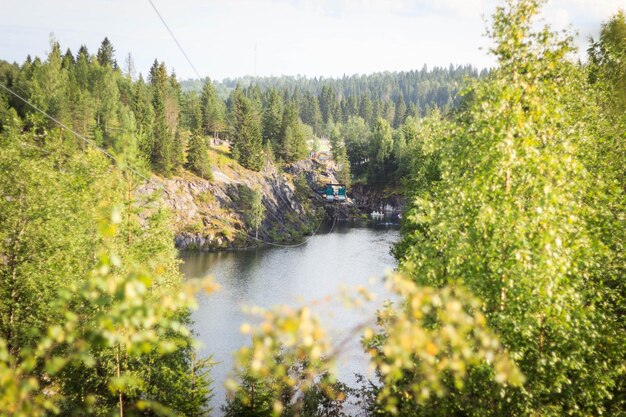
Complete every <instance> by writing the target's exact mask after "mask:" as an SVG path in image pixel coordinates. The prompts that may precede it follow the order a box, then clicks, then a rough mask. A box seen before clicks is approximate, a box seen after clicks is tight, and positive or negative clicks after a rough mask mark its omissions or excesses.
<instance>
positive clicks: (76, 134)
mask: <svg viewBox="0 0 626 417" xmlns="http://www.w3.org/2000/svg"><path fill="white" fill-rule="evenodd" d="M0 88H2V89H3V90H5V91H6V92H8V93H9V94H12V95H14V96H15V97H17V98H18V99H20V100H21V101H23V102H24V103H25V104H27V105H28V106H30V107H31V108H33V109H34V110H36V111H38V112H39V113H41V114H43V115H44V116H46V117H47V118H48V119H50V120H52V121H53V122H54V123H56V124H57V125H59V126H60V127H61V128H63V129H65V130H67V131H68V132H70V133H72V134H74V135H75V136H76V137H77V138H79V139H81V140H82V141H84V142H85V143H86V144H87V145H89V146H91V147H92V148H93V149H95V150H96V151H98V152H100V153H102V154H103V155H105V156H106V157H107V158H109V159H110V160H111V161H113V162H116V163H117V162H118V161H117V158H116V157H115V156H114V155H113V154H111V153H110V152H107V151H106V150H104V149H102V148H100V147H99V146H98V145H97V144H96V143H95V142H94V141H92V140H91V139H88V138H86V137H85V136H83V135H81V134H80V133H78V132H76V131H75V130H74V129H72V128H70V127H68V126H67V125H65V124H64V123H63V122H61V121H59V120H58V119H56V118H54V117H53V116H51V115H50V114H48V113H46V112H45V111H43V110H42V109H40V108H39V107H37V106H36V105H34V104H33V103H31V102H30V101H29V100H27V99H25V98H24V97H22V96H21V95H19V94H18V93H16V92H15V91H13V90H12V89H11V88H9V87H7V86H6V85H4V84H3V83H0ZM127 169H128V170H129V171H130V172H132V173H134V174H135V175H137V176H138V177H140V178H142V179H144V180H146V181H147V182H151V183H153V184H155V185H156V186H157V187H158V188H160V189H161V191H163V192H164V193H165V194H169V192H168V191H167V190H166V189H165V187H164V186H163V185H162V184H160V183H158V182H156V181H155V180H154V179H151V178H148V177H146V176H145V175H143V174H142V173H140V172H138V171H137V170H135V169H133V168H131V167H127ZM323 221H324V219H323V218H322V221H320V224H319V225H318V226H317V229H315V232H313V234H312V235H311V236H309V237H308V238H306V239H304V241H302V242H300V243H297V244H294V245H282V244H278V243H274V242H269V241H266V240H263V239H259V238H256V237H255V236H251V235H249V234H247V233H245V232H240V233H242V234H244V235H245V236H247V237H249V238H250V239H254V240H256V241H259V242H263V243H265V244H267V245H271V246H277V247H282V248H293V247H297V246H301V245H303V244H305V243H306V242H308V240H309V239H311V238H312V237H313V236H315V235H316V234H317V232H318V230H319V228H320V226H321V225H322V222H323ZM333 227H334V222H333ZM331 231H332V228H331Z"/></svg>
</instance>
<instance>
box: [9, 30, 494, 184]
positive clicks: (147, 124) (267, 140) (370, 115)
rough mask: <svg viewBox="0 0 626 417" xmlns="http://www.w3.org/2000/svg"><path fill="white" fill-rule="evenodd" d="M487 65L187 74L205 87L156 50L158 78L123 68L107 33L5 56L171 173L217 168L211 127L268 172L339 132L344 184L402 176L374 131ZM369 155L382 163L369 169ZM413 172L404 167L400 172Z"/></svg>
mask: <svg viewBox="0 0 626 417" xmlns="http://www.w3.org/2000/svg"><path fill="white" fill-rule="evenodd" d="M484 74H485V73H484V72H483V73H481V74H479V73H478V72H477V70H475V69H474V68H472V67H470V66H466V67H452V66H451V67H450V68H448V69H442V68H435V69H432V70H427V69H426V68H424V69H422V70H421V71H410V72H400V73H382V74H373V75H369V76H352V77H344V78H343V79H300V78H289V77H282V78H267V79H265V78H260V79H254V83H251V82H250V81H251V80H250V79H240V80H237V83H235V81H233V80H226V81H224V82H222V83H213V82H211V81H210V80H209V79H205V80H203V81H193V82H192V81H188V82H186V84H187V85H188V86H193V87H194V88H193V89H183V88H182V85H181V83H180V82H179V81H178V80H177V78H176V75H175V74H174V73H168V71H167V68H166V66H165V64H164V63H162V62H161V63H159V62H158V61H156V60H155V62H154V64H153V65H152V67H151V68H150V71H149V73H148V77H147V80H145V79H144V78H143V76H142V75H141V74H140V75H139V77H138V78H137V79H135V78H134V67H133V61H132V56H130V55H129V56H128V57H126V59H125V64H124V69H121V68H120V65H118V63H117V60H116V58H115V50H114V48H113V46H112V45H111V43H110V42H109V40H108V39H106V38H105V40H104V41H103V42H102V44H101V46H100V48H99V49H98V51H97V52H96V54H94V55H92V54H90V53H89V51H88V50H87V48H86V47H84V46H83V47H81V48H80V49H79V51H78V52H77V53H76V54H73V53H72V51H70V50H69V49H68V50H67V51H65V52H63V51H62V49H61V46H60V45H59V44H58V43H57V42H56V41H54V40H52V41H51V45H50V52H49V54H48V56H47V57H46V59H45V60H41V59H40V58H35V59H32V58H31V57H30V56H28V57H27V58H26V60H25V62H23V63H22V64H21V65H18V64H16V63H15V64H9V63H7V62H0V82H2V83H3V84H4V85H5V86H7V87H8V88H10V89H12V90H14V91H15V92H16V93H17V94H19V95H20V96H22V97H24V98H25V99H27V100H29V101H30V102H32V103H33V104H34V105H35V106H37V107H38V108H40V109H41V110H43V111H45V112H47V113H48V114H49V115H50V116H52V117H53V118H55V119H56V120H58V121H60V122H61V123H63V124H65V125H67V126H69V127H71V128H72V129H73V130H74V131H76V132H77V133H78V134H80V135H82V136H84V137H85V138H86V139H88V140H93V141H95V143H97V144H98V146H102V147H104V148H107V149H110V150H112V151H114V152H124V153H132V154H133V155H134V156H135V161H136V163H137V165H138V166H140V167H142V168H143V169H145V170H152V171H154V172H156V173H159V174H163V175H171V174H174V173H176V172H178V171H179V170H180V169H181V168H186V169H189V170H191V171H193V172H195V173H196V174H197V175H200V176H202V177H207V178H210V177H211V168H210V166H209V161H208V158H207V148H208V145H209V137H214V138H222V139H226V140H228V141H229V142H230V144H231V151H232V154H233V156H234V157H235V159H236V160H237V161H238V162H240V163H241V165H243V166H244V167H246V168H249V169H253V170H257V171H258V170H260V169H261V168H262V167H263V166H265V164H266V163H267V162H268V161H274V160H278V161H282V162H287V163H289V162H293V161H296V160H298V159H301V158H304V157H306V156H307V153H308V150H309V148H311V147H314V146H311V145H310V144H312V143H314V142H315V139H316V138H319V137H331V139H333V140H334V142H333V145H334V148H335V149H333V154H334V156H335V157H336V159H337V158H338V163H339V165H340V167H342V169H341V171H342V173H343V174H342V177H343V178H344V180H345V182H349V180H350V177H351V176H352V175H351V174H353V175H356V176H363V174H365V173H366V172H368V171H370V172H369V177H370V179H371V180H372V181H373V180H374V179H376V180H380V179H381V178H382V179H384V178H385V175H386V174H390V173H392V171H393V173H394V174H395V171H396V168H397V166H396V165H394V164H398V163H399V162H398V161H399V159H401V156H400V155H399V153H401V152H402V148H403V145H402V141H403V139H402V138H400V137H398V138H396V141H395V142H398V144H397V145H395V146H396V147H397V148H398V149H395V151H396V152H395V153H394V157H393V158H391V159H393V161H395V162H393V161H392V162H389V161H387V159H389V157H390V155H389V152H387V151H385V150H383V151H382V152H380V154H379V152H378V150H377V149H370V140H371V141H372V142H376V141H378V142H377V143H374V144H373V145H372V146H374V147H375V148H378V147H379V145H380V140H381V137H380V134H383V136H384V134H385V132H381V131H380V127H379V126H378V125H379V122H380V121H381V120H385V121H386V122H387V123H388V124H389V125H390V126H391V127H393V128H400V127H401V126H402V125H403V124H404V123H405V121H406V120H407V118H408V119H411V118H412V119H416V118H419V117H421V116H423V115H425V114H429V113H430V112H432V111H433V109H442V111H444V112H445V111H447V110H450V109H452V108H455V107H456V106H457V105H458V99H457V98H456V97H457V94H456V93H457V91H458V89H459V87H460V85H461V82H462V81H463V80H464V79H465V78H468V77H477V76H479V75H483V76H484ZM224 88H227V90H228V91H229V94H228V96H227V97H225V99H222V98H221V97H220V96H219V94H218V91H224ZM185 90H187V91H185ZM0 98H1V99H2V100H0V112H2V113H3V114H4V113H5V112H6V110H7V109H8V108H13V109H15V110H16V111H17V114H18V115H19V116H20V118H21V119H22V120H23V121H24V122H25V124H24V127H25V129H30V127H31V125H32V123H31V120H32V119H33V118H37V117H42V116H41V115H40V114H38V112H37V111H36V110H34V109H33V108H31V107H30V106H29V105H27V104H26V103H24V102H23V101H22V100H21V99H20V98H18V97H15V96H14V95H12V94H9V93H8V92H6V91H2V92H0ZM361 120H362V121H363V122H364V123H365V125H367V126H368V127H369V131H367V132H366V131H365V130H364V129H363V122H362V121H361ZM46 127H48V128H54V127H55V122H53V121H50V120H49V121H47V125H46ZM400 131H402V130H400ZM376 132H378V134H375V133H376ZM344 137H345V138H347V139H344ZM384 139H385V140H386V142H385V144H386V145H388V144H390V143H391V142H390V141H389V140H388V138H384ZM369 160H373V161H377V163H376V164H374V165H380V164H382V165H383V166H382V167H379V166H374V167H371V169H369V168H368V167H367V161H369ZM348 161H349V162H348ZM350 165H352V167H353V172H351V170H350ZM404 173H406V170H405V169H403V168H400V169H399V171H398V175H399V176H401V175H402V174H404ZM395 178H396V176H393V177H389V178H387V180H388V181H393V180H394V179H395Z"/></svg>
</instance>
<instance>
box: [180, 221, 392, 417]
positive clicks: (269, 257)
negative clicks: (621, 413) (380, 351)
mask: <svg viewBox="0 0 626 417" xmlns="http://www.w3.org/2000/svg"><path fill="white" fill-rule="evenodd" d="M331 226H332V225H331ZM330 228H331V227H330V226H329V227H327V230H326V231H323V232H321V233H318V234H317V235H315V236H313V237H310V238H309V239H308V241H307V242H306V243H305V244H303V245H301V246H297V247H289V248H277V247H271V248H259V249H256V250H246V251H239V252H218V253H197V252H193V253H191V252H188V253H182V254H181V258H182V259H183V264H182V265H181V269H182V271H183V273H184V274H185V276H186V277H190V278H191V277H205V276H207V275H212V276H213V277H214V279H215V281H216V282H217V283H218V284H219V285H220V290H219V291H218V292H216V293H213V294H208V295H200V298H199V308H198V310H197V311H195V312H194V313H193V316H192V318H193V321H194V324H193V329H194V331H195V332H196V335H197V338H198V339H199V341H200V343H201V348H200V355H201V356H203V357H207V356H209V355H213V360H214V361H216V362H218V363H217V364H216V365H215V366H214V367H213V369H212V371H211V375H212V378H213V380H214V384H213V387H214V398H213V400H212V404H211V406H212V407H213V410H214V414H215V415H221V412H220V410H219V407H220V405H222V404H223V403H224V399H225V391H224V388H223V383H224V381H225V380H226V378H227V377H228V376H229V375H230V373H231V371H232V367H233V359H232V354H233V352H234V351H236V350H237V349H238V348H239V347H241V346H243V345H245V344H247V343H248V342H249V336H244V335H242V334H240V333H239V328H240V326H241V324H242V323H243V322H251V321H253V319H252V318H251V317H250V316H247V315H246V314H244V313H243V312H242V307H244V306H260V307H271V306H274V305H277V304H290V305H296V304H302V303H310V302H313V301H320V300H324V302H322V303H320V304H319V305H317V306H316V307H314V311H316V312H317V313H318V314H319V315H320V317H321V319H322V322H323V323H324V324H325V325H326V326H327V328H328V330H329V332H330V334H331V336H334V337H335V338H336V339H337V340H340V339H343V338H345V335H346V334H349V333H350V329H353V328H354V327H355V326H357V325H358V324H361V323H363V322H364V321H366V320H368V319H371V318H372V317H373V313H374V311H375V310H376V308H377V307H379V306H380V304H381V303H382V300H383V298H385V295H386V293H385V289H384V285H383V283H382V277H383V276H384V274H385V272H386V271H389V270H392V269H393V268H394V267H395V265H396V262H395V259H394V258H393V256H392V255H391V253H390V250H391V247H392V245H393V244H394V243H395V242H396V241H397V240H398V238H399V232H398V229H397V227H394V226H390V225H389V224H388V223H378V224H374V225H371V224H370V225H354V224H348V223H340V222H338V223H337V224H335V225H334V227H332V230H328V229H330ZM357 285H365V286H367V288H368V289H370V290H371V291H373V292H374V293H376V294H377V295H378V297H377V301H375V302H373V303H370V304H367V305H365V306H363V307H361V308H360V309H346V308H345V307H344V306H343V305H342V303H341V302H340V301H339V300H338V297H337V296H338V295H339V292H340V287H341V286H346V287H355V286H357ZM328 296H331V297H332V300H331V301H328ZM352 339H353V340H350V342H349V343H347V345H346V346H345V347H344V348H343V349H342V356H340V358H339V360H338V363H339V364H340V365H338V369H337V371H338V376H339V378H340V380H342V381H344V382H346V383H348V384H350V383H352V382H354V375H353V374H354V373H355V372H359V373H362V374H367V372H368V367H367V360H366V357H365V354H364V353H363V352H362V351H361V349H360V346H359V338H358V335H355V336H354V337H353V338H352Z"/></svg>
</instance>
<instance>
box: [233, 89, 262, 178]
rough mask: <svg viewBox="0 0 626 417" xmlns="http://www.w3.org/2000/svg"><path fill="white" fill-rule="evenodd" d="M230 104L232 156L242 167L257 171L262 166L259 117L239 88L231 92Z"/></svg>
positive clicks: (254, 107) (253, 106)
mask: <svg viewBox="0 0 626 417" xmlns="http://www.w3.org/2000/svg"><path fill="white" fill-rule="evenodd" d="M231 103H232V104H231V112H230V123H231V133H230V136H231V152H232V155H233V157H234V158H235V159H236V160H237V161H238V162H239V163H240V164H241V165H242V166H244V167H246V168H248V169H251V170H253V171H259V170H260V169H261V168H262V167H263V164H264V160H263V139H262V134H261V117H260V115H259V113H258V112H257V110H256V106H255V105H254V104H253V103H252V102H251V101H250V99H248V98H247V97H246V96H245V95H244V93H243V91H242V90H241V88H239V87H237V88H236V89H235V90H234V91H233V93H232V95H231Z"/></svg>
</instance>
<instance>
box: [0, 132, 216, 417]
mask: <svg viewBox="0 0 626 417" xmlns="http://www.w3.org/2000/svg"><path fill="white" fill-rule="evenodd" d="M73 141H74V139H73V137H69V138H68V137H67V136H65V135H64V134H62V133H61V132H60V131H59V130H56V129H55V130H51V131H49V132H47V133H46V134H45V135H42V136H38V137H34V136H33V135H31V134H23V135H18V134H17V132H16V131H15V130H12V129H6V131H5V133H3V134H2V135H0V150H1V152H0V171H1V172H2V176H1V179H0V194H1V195H2V196H3V197H2V199H1V202H0V205H1V212H2V215H1V216H0V239H1V242H2V247H1V248H0V253H2V259H3V262H0V278H1V279H0V293H1V294H2V297H3V302H2V303H1V304H0V415H14V416H31V415H35V416H36V415H50V414H56V413H61V414H64V415H73V414H76V413H80V414H81V415H102V416H104V415H110V414H111V413H113V412H116V411H119V409H120V408H122V409H123V410H124V411H127V412H128V413H130V414H133V413H137V414H144V415H145V414H150V413H157V412H158V413H161V414H163V413H165V412H169V413H170V414H172V413H177V412H179V413H185V414H187V415H201V414H202V413H204V412H205V410H206V402H207V400H208V398H209V397H210V395H211V391H210V385H209V380H208V379H207V374H206V371H207V369H208V366H209V365H210V364H209V363H208V362H206V361H195V360H194V359H193V350H194V349H193V345H192V337H191V334H190V332H189V330H188V322H189V321H188V317H189V313H188V311H189V308H190V307H192V306H193V305H194V300H193V293H194V291H195V288H196V287H197V286H198V284H196V283H189V284H187V283H183V282H182V277H181V275H180V273H179V272H178V261H177V260H176V252H175V250H174V248H173V245H172V238H173V236H172V234H171V231H170V230H171V227H170V224H169V221H168V217H167V215H166V213H164V212H163V211H162V210H156V209H154V210H152V212H151V213H145V212H144V213H141V212H140V210H141V209H140V207H145V205H146V202H143V201H142V202H138V201H135V200H134V199H132V198H129V195H128V194H127V193H128V192H129V190H130V191H132V188H133V179H132V178H131V177H128V176H126V178H124V177H122V175H121V174H120V171H116V170H114V169H113V167H112V166H111V165H110V163H109V161H107V160H106V159H103V157H102V155H101V154H100V153H98V152H95V151H92V150H87V151H84V152H80V151H76V150H75V148H76V147H75V146H74V144H73ZM127 162H131V159H130V158H129V159H128V161H127ZM140 216H141V220H140ZM4 260H6V261H4ZM168 410H169V411H168Z"/></svg>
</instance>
